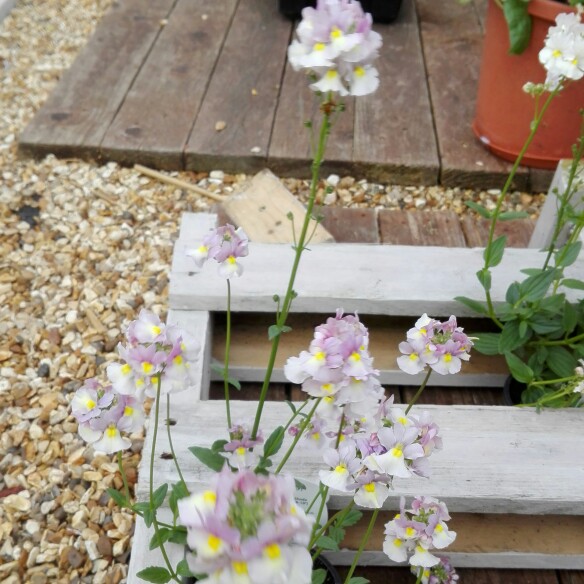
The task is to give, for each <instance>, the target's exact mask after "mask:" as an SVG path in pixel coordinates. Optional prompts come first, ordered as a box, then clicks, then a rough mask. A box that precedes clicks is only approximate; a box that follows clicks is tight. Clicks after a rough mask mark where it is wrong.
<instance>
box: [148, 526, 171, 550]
mask: <svg viewBox="0 0 584 584" xmlns="http://www.w3.org/2000/svg"><path fill="white" fill-rule="evenodd" d="M169 536H170V529H168V527H160V528H158V533H156V532H155V533H154V535H153V536H152V537H151V539H150V545H149V549H150V551H152V550H155V549H156V548H157V547H160V545H161V544H163V543H166V542H167V541H168V538H169Z"/></svg>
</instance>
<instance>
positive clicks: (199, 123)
mask: <svg viewBox="0 0 584 584" xmlns="http://www.w3.org/2000/svg"><path fill="white" fill-rule="evenodd" d="M291 27H292V24H291V23H290V22H288V21H286V20H284V19H283V18H281V17H280V16H279V15H278V13H277V4H276V3H275V2H273V1H272V0H240V1H239V4H238V7H237V10H236V13H235V16H234V19H233V23H232V25H231V28H230V30H229V33H228V35H227V38H226V40H225V43H224V45H223V50H222V52H221V56H220V57H219V60H218V62H217V65H216V67H215V70H214V72H213V76H212V78H211V81H210V83H209V88H208V90H207V93H206V95H205V98H204V100H203V104H202V106H201V109H200V110H199V115H198V116H197V119H196V121H195V125H194V127H193V130H192V133H191V136H190V138H189V141H188V144H187V147H186V150H185V156H186V167H187V169H195V170H210V169H212V168H221V169H223V170H227V171H230V170H235V169H236V170H237V171H238V172H242V171H244V172H250V171H257V170H260V169H261V168H263V167H264V166H265V165H266V157H267V152H268V144H269V140H270V134H271V130H272V123H273V119H274V114H275V110H276V105H277V101H278V93H279V86H280V83H281V79H282V75H283V72H284V66H285V58H286V50H287V47H288V42H289V40H290V31H291ZM218 121H224V122H225V123H226V126H225V129H224V130H222V131H221V132H217V131H216V130H215V124H216V122H218ZM257 148H259V151H258V152H257V153H255V149H257ZM252 150H254V151H253V152H252Z"/></svg>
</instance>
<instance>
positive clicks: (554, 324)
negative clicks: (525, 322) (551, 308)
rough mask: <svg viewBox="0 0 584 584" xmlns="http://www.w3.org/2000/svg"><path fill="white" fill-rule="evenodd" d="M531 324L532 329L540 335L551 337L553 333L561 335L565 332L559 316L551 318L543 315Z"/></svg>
mask: <svg viewBox="0 0 584 584" xmlns="http://www.w3.org/2000/svg"><path fill="white" fill-rule="evenodd" d="M530 324H531V328H532V329H533V330H534V331H535V332H536V333H537V334H538V335H551V334H552V333H561V332H563V331H564V328H563V326H562V320H561V318H560V317H559V316H558V317H556V318H551V317H549V316H548V317H546V316H545V315H543V314H541V315H539V316H536V317H534V318H532V319H531V322H530Z"/></svg>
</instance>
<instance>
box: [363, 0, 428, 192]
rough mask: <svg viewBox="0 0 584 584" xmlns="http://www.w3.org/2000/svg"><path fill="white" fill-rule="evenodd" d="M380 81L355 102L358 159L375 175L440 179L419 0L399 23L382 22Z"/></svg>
mask: <svg viewBox="0 0 584 584" xmlns="http://www.w3.org/2000/svg"><path fill="white" fill-rule="evenodd" d="M376 30H377V31H378V32H381V33H382V35H383V46H382V48H381V51H380V56H379V59H378V60H377V61H376V67H377V68H378V69H379V78H380V87H379V89H378V90H377V91H376V92H375V93H373V94H372V95H368V96H365V97H363V98H359V99H357V101H356V104H355V138H354V146H353V161H354V163H355V167H356V168H359V169H361V168H362V171H361V172H360V174H363V175H365V176H367V177H368V179H369V180H374V181H380V182H391V183H397V184H409V183H414V184H435V183H436V181H437V180H438V173H439V159H438V150H437V145H436V139H435V137H434V131H433V127H432V115H431V111H430V98H429V95H428V88H427V84H426V74H425V69H424V58H423V55H422V47H421V45H420V38H419V34H418V23H417V19H416V10H415V6H414V1H413V0H406V1H405V2H404V3H403V5H402V12H401V14H400V19H399V23H398V24H397V25H396V26H392V27H387V26H378V27H376Z"/></svg>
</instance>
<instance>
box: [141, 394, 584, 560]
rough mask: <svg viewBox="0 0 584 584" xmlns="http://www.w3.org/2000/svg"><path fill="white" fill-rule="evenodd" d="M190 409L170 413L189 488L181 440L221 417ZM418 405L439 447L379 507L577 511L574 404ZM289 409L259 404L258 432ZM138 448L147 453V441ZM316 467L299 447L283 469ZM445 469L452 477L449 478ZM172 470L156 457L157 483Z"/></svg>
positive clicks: (218, 410) (298, 471) (580, 472)
mask: <svg viewBox="0 0 584 584" xmlns="http://www.w3.org/2000/svg"><path fill="white" fill-rule="evenodd" d="M255 407H256V406H255V403H253V402H241V401H232V404H231V409H232V415H233V417H234V418H236V419H238V420H246V419H251V418H252V416H253V413H254V412H255ZM193 409H194V411H193V412H188V415H186V416H185V414H184V413H183V412H178V414H177V415H178V419H177V422H178V423H177V425H176V426H174V427H173V442H174V445H175V451H176V453H177V457H178V460H179V463H180V464H181V468H183V469H189V470H188V473H187V475H186V476H185V479H186V482H187V484H188V485H189V488H191V489H193V490H194V489H200V488H202V487H203V485H204V484H205V483H206V482H207V481H208V480H209V478H210V471H209V470H208V469H205V468H201V467H194V466H193V464H192V462H193V461H192V454H191V453H190V452H188V450H187V448H188V446H192V445H193V443H198V444H199V445H201V446H210V445H211V444H212V443H213V441H215V440H217V439H219V438H223V437H224V434H225V430H224V424H223V423H221V422H217V423H214V422H211V420H223V417H224V413H223V410H224V405H223V404H222V403H220V402H209V401H202V402H198V403H197V404H196V406H195V407H194V408H193ZM420 409H422V408H420ZM423 410H426V411H428V412H430V414H431V415H432V416H433V418H434V419H435V421H436V422H437V423H438V425H439V426H440V428H441V435H442V437H443V439H444V445H445V447H444V449H443V450H442V451H440V452H439V453H436V454H435V455H434V456H433V457H432V461H431V464H432V477H431V478H430V479H427V480H421V479H420V480H404V479H399V480H396V481H395V485H394V486H395V490H394V491H392V493H391V495H390V497H389V499H388V500H387V502H386V505H384V508H386V509H397V508H398V507H399V498H400V496H402V495H403V496H405V497H412V496H415V495H418V494H428V495H432V496H435V497H438V498H440V499H441V500H444V501H445V502H446V504H447V505H448V507H449V509H450V510H451V511H452V512H458V513H462V512H469V513H510V512H512V513H513V514H521V515H523V514H526V515H539V514H561V515H568V516H577V515H584V490H583V489H582V488H581V487H582V484H583V481H584V467H582V466H581V465H576V464H574V455H573V453H574V452H579V451H581V450H582V448H584V436H583V435H582V433H581V432H580V428H581V426H582V422H583V420H584V412H583V411H582V410H559V411H558V410H544V411H542V412H541V413H539V414H536V413H535V411H534V410H533V409H527V408H524V409H518V408H508V407H497V406H485V407H480V406H450V407H448V408H443V407H440V406H431V405H425V406H423ZM289 412H290V410H289V408H288V406H287V405H286V404H284V403H279V402H273V403H271V404H270V407H269V408H266V409H265V410H264V417H263V421H262V427H263V428H265V429H266V431H268V430H267V429H271V428H274V427H276V426H277V425H278V424H280V423H282V422H283V421H284V420H286V419H287V418H288V416H289ZM181 422H182V423H181ZM164 434H165V433H164V432H161V433H160V435H159V443H158V444H157V449H159V451H160V452H163V451H165V450H168V445H167V438H166V436H165V435H164ZM290 440H291V437H289V436H287V437H286V438H285V443H284V447H283V449H282V451H281V452H285V450H286V444H289V441H290ZM566 444H570V448H566ZM145 451H146V452H148V451H149V444H148V439H147V444H146V446H145ZM321 467H322V461H321V457H320V454H319V453H318V452H311V451H309V450H308V449H305V448H301V449H299V450H298V451H297V452H295V455H294V457H293V462H291V463H290V466H289V467H287V468H288V470H289V472H291V473H292V474H293V475H295V476H299V477H304V478H306V479H310V478H311V477H312V479H315V478H316V477H317V473H318V469H320V468H321ZM543 469H545V472H544V470H543ZM453 472H455V473H456V480H452V477H453ZM174 473H175V469H174V464H173V462H172V461H168V460H162V459H160V458H157V459H156V473H155V474H156V483H157V484H161V483H163V482H168V481H172V480H173V477H174ZM526 477H529V480H526ZM146 496H147V489H146V485H144V484H143V483H142V482H140V483H139V484H138V486H137V497H138V498H139V499H142V500H143V499H144V498H145V497H146ZM346 498H347V495H346V494H345V495H343V494H340V493H333V494H332V496H331V500H330V508H332V509H338V508H341V507H343V506H344V504H346ZM581 539H582V538H581ZM581 559H583V558H581Z"/></svg>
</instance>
